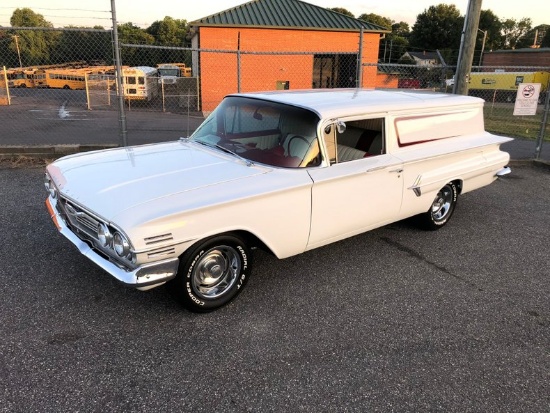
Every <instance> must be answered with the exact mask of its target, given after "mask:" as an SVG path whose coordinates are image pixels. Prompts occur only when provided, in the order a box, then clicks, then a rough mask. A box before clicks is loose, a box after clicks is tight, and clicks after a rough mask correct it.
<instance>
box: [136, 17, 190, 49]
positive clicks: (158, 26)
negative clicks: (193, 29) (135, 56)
mask: <svg viewBox="0 0 550 413" xmlns="http://www.w3.org/2000/svg"><path fill="white" fill-rule="evenodd" d="M188 30H189V27H188V25H187V21H186V20H183V19H173V18H172V17H169V16H166V17H165V18H164V19H162V20H157V21H155V22H154V23H153V24H151V25H150V26H149V27H148V28H147V29H145V32H147V33H148V34H150V35H151V36H153V37H154V38H155V44H156V45H159V46H185V44H186V39H185V36H186V35H187V32H188Z"/></svg>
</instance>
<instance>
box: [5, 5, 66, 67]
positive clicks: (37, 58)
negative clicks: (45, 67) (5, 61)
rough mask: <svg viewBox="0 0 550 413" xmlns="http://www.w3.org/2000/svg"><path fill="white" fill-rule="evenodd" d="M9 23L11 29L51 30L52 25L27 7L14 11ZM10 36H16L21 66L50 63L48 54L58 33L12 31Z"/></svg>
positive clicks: (13, 46) (12, 46)
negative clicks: (35, 28) (37, 28)
mask: <svg viewBox="0 0 550 413" xmlns="http://www.w3.org/2000/svg"><path fill="white" fill-rule="evenodd" d="M10 23H11V25H12V27H40V28H42V27H43V28H53V25H52V24H51V23H50V22H49V21H47V20H46V19H45V18H44V16H42V15H41V14H38V13H35V12H34V11H32V10H31V9H29V8H28V7H24V8H21V9H19V8H18V9H15V10H14V12H13V14H12V16H11V19H10ZM11 34H12V35H14V36H17V40H18V44H19V51H20V53H21V61H22V63H23V66H31V65H39V64H48V63H52V62H51V57H50V52H51V50H52V49H53V48H54V47H55V44H56V42H57V39H58V38H59V32H54V31H45V30H14V31H13V33H11ZM10 48H12V49H14V48H15V45H11V46H10Z"/></svg>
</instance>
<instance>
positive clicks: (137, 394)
mask: <svg viewBox="0 0 550 413" xmlns="http://www.w3.org/2000/svg"><path fill="white" fill-rule="evenodd" d="M549 188H550V172H549V171H548V170H547V169H542V168H536V167H531V166H517V167H515V168H514V170H513V173H512V175H510V176H509V177H508V178H507V179H505V180H500V181H497V182H495V183H494V184H492V185H491V186H489V187H486V188H483V189H481V190H478V191H476V192H473V193H470V194H466V195H464V196H462V197H461V198H460V199H459V204H458V207H457V210H456V212H455V215H454V216H453V218H452V220H451V222H450V223H449V224H448V225H447V226H446V227H445V228H443V229H442V230H440V231H438V232H423V231H420V230H417V229H416V228H415V227H414V226H412V225H411V223H409V222H401V223H397V224H393V225H390V226H387V227H384V228H381V229H378V230H375V231H371V232H369V233H366V234H363V235H360V236H357V237H354V238H351V239H348V240H345V241H342V242H339V243H336V244H333V245H330V246H327V247H323V248H320V249H317V250H314V251H310V252H308V253H305V254H302V255H300V256H296V257H292V258H289V259H286V260H281V261H279V260H277V259H275V258H274V257H272V256H270V255H267V254H266V253H264V252H261V251H256V252H255V253H254V260H255V268H254V270H253V273H252V278H251V279H250V282H249V284H248V286H247V288H246V290H245V291H244V292H243V293H242V294H241V295H240V296H239V298H238V299H237V300H236V301H234V302H233V303H231V304H230V305H228V306H227V307H224V308H223V309H221V310H219V311H217V312H214V313H210V314H205V315H197V314H191V313H189V312H186V311H184V310H183V309H182V308H180V307H179V305H178V304H177V303H176V302H174V301H173V300H172V298H171V297H170V295H169V294H168V293H167V291H166V290H165V289H164V288H162V287H161V288H158V289H154V290H151V291H149V292H139V291H134V290H131V289H127V288H126V287H123V286H121V285H119V284H117V283H116V282H115V281H113V280H112V279H111V278H110V277H109V276H108V275H106V274H105V273H103V272H102V271H101V270H99V269H98V268H96V267H95V266H94V265H93V264H92V263H90V262H89V261H88V260H87V259H86V258H84V257H83V256H81V255H80V254H78V252H77V251H76V250H75V249H74V247H73V246H72V245H70V244H69V243H68V241H66V240H65V239H64V238H63V237H62V236H61V235H60V234H58V233H57V232H56V229H55V227H54V225H53V223H52V222H51V220H50V218H49V216H48V214H47V212H46V210H45V207H44V199H45V196H46V194H45V190H44V188H43V184H42V169H41V168H32V167H25V168H16V169H11V168H8V167H7V166H5V165H4V166H0V191H1V201H0V202H1V208H0V217H1V220H0V222H1V225H0V229H1V233H2V234H3V236H4V240H3V242H2V243H1V244H0V245H1V247H0V259H1V262H2V267H1V269H0V274H1V279H2V288H1V289H0V312H1V314H2V323H1V324H0V337H1V339H0V377H2V380H1V382H2V386H1V391H0V411H1V412H61V411H83V412H114V411H117V412H120V411H132V412H154V411H166V412H168V411H181V412H187V411H195V412H263V411H270V412H295V411H303V412H343V411H350V412H352V411H355V412H367V411H368V412H389V411H395V412H419V411H441V412H547V411H548V406H550V380H549V377H550V309H549V308H550V305H549V304H550V283H549V273H550V271H549V258H550V249H549V245H548V242H549V238H548V234H549V233H550V231H549V230H550V214H549V213H548V208H549V205H550V191H548V189H549ZM290 235H291V234H289V236H290Z"/></svg>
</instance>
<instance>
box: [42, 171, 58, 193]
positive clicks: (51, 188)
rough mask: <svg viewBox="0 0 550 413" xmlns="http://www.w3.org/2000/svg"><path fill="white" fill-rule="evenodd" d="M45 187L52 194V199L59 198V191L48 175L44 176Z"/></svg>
mask: <svg viewBox="0 0 550 413" xmlns="http://www.w3.org/2000/svg"><path fill="white" fill-rule="evenodd" d="M44 187H45V188H46V191H48V192H49V193H50V196H51V197H52V198H54V199H55V198H56V197H57V189H55V185H54V184H53V182H52V179H51V178H50V176H49V175H48V174H45V175H44Z"/></svg>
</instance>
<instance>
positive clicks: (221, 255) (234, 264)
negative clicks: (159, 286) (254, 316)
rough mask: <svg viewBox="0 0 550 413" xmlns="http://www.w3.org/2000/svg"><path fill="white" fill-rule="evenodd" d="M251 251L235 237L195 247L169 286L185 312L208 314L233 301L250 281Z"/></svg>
mask: <svg viewBox="0 0 550 413" xmlns="http://www.w3.org/2000/svg"><path fill="white" fill-rule="evenodd" d="M250 260H251V256H250V250H249V248H248V247H247V246H246V244H245V243H244V241H243V240H242V239H241V238H239V237H237V236H235V235H223V236H218V237H214V238H209V239H207V240H204V241H202V242H200V243H199V244H197V245H196V246H194V247H191V249H190V250H189V251H186V252H185V253H184V254H183V256H182V257H181V260H180V266H179V270H178V275H177V276H176V278H175V279H174V280H172V281H170V283H169V284H168V286H169V288H170V289H171V292H172V293H173V294H174V295H175V297H176V298H177V299H178V300H179V301H180V302H181V303H182V304H183V306H184V307H185V308H187V309H188V310H190V311H193V312H200V313H205V312H209V311H213V310H216V309H218V308H220V307H222V306H224V305H225V304H227V303H229V302H230V301H231V300H233V299H234V298H235V297H236V296H237V295H238V294H239V293H240V292H241V291H242V289H243V288H244V286H245V285H246V282H247V281H248V278H249V274H250V267H251V261H250Z"/></svg>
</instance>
